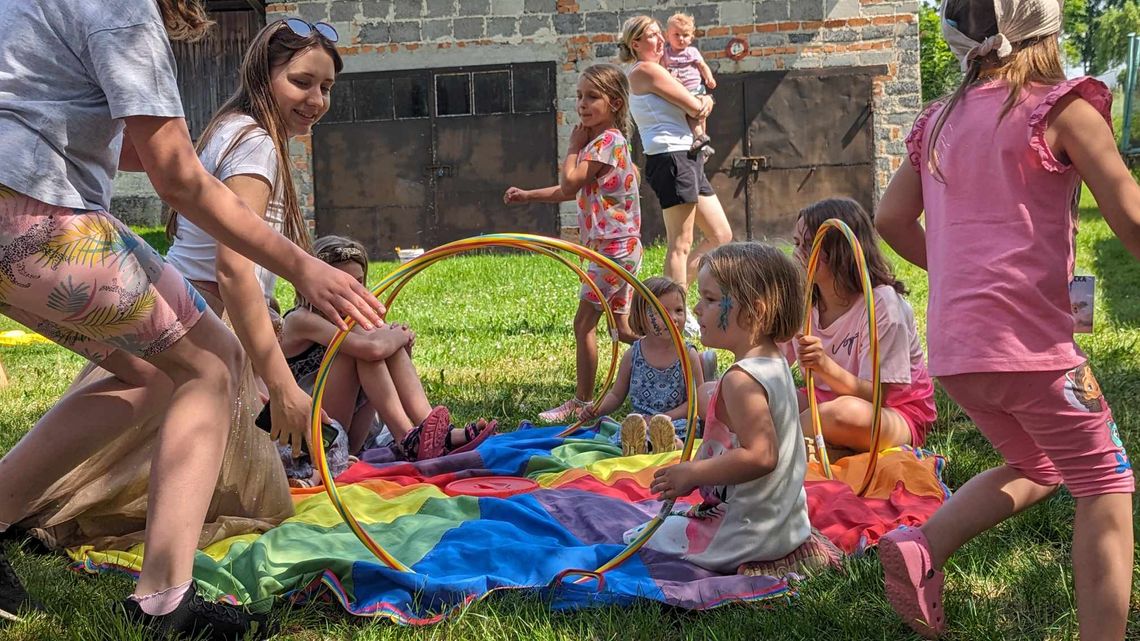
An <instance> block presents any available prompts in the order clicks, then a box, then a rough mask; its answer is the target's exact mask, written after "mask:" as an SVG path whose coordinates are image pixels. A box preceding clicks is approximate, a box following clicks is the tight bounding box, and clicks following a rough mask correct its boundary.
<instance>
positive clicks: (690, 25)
mask: <svg viewBox="0 0 1140 641" xmlns="http://www.w3.org/2000/svg"><path fill="white" fill-rule="evenodd" d="M665 24H666V26H673V25H676V26H678V27H680V28H682V29H696V28H697V23H696V22H694V21H693V16H690V15H689V14H687V13H681V12H680V11H678V12H677V13H674V14H673V15H671V16H669V20H668V22H666V23H665Z"/></svg>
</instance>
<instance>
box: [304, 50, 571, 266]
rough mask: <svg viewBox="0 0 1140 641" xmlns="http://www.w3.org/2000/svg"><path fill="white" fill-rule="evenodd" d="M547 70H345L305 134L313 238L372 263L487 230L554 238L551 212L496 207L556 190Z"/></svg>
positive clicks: (545, 207) (552, 208)
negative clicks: (344, 242) (514, 195)
mask: <svg viewBox="0 0 1140 641" xmlns="http://www.w3.org/2000/svg"><path fill="white" fill-rule="evenodd" d="M556 144H557V139H556V125H555V120H554V89H553V66H552V65H550V64H547V63H544V64H527V65H505V66H503V65H500V66H496V67H476V68H456V69H434V70H422V71H407V72H386V73H370V74H346V75H345V76H341V78H339V79H338V81H337V83H336V85H334V87H333V98H332V108H331V109H330V111H329V113H328V115H326V117H325V118H324V120H322V124H320V125H318V126H317V127H315V128H314V132H313V174H314V191H315V202H316V210H317V211H316V214H317V233H318V234H331V233H339V234H345V235H351V236H353V237H355V238H357V239H359V240H360V241H361V242H364V243H365V245H366V246H367V247H368V250H369V253H370V254H371V255H372V256H374V257H391V256H392V255H393V249H394V248H395V247H396V246H401V247H408V246H412V245H418V246H421V247H434V246H437V245H440V244H443V243H446V242H449V241H452V240H456V239H459V238H465V237H468V236H473V235H477V234H481V233H488V232H494V231H523V232H529V233H539V234H547V235H554V234H557V231H558V208H557V206H556V205H552V204H532V205H527V206H520V207H511V208H507V207H506V206H504V205H503V201H502V194H503V192H504V191H505V190H506V188H507V187H508V186H510V185H518V186H522V187H527V188H533V187H545V186H549V185H553V184H556V183H557V181H558V176H557V173H556V172H557V148H556Z"/></svg>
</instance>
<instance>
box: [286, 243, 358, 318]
mask: <svg viewBox="0 0 1140 641" xmlns="http://www.w3.org/2000/svg"><path fill="white" fill-rule="evenodd" d="M313 254H314V255H315V256H316V257H317V258H319V259H321V260H322V261H324V262H326V263H328V264H329V265H339V264H341V263H356V264H357V265H360V269H361V270H363V272H364V282H365V283H367V282H368V250H367V249H365V248H364V245H362V244H361V243H360V241H358V240H354V239H352V238H346V237H344V236H334V235H329V236H321V237H320V238H318V239H317V240H316V242H314V243H313ZM294 307H304V308H305V309H308V310H309V311H314V310H313V307H312V305H310V304H309V301H307V300H305V297H304V296H302V295H301V292H300V291H298V292H297V299H296V303H295V304H294Z"/></svg>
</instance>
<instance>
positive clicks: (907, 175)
mask: <svg viewBox="0 0 1140 641" xmlns="http://www.w3.org/2000/svg"><path fill="white" fill-rule="evenodd" d="M922 209H923V204H922V178H921V177H920V176H919V174H918V171H916V170H915V168H914V167H911V166H910V165H908V164H905V163H904V165H903V166H902V167H899V169H898V171H896V172H895V175H894V177H893V178H891V182H890V184H889V185H887V190H886V191H885V192H883V197H882V199H880V200H879V206H878V208H877V209H876V211H875V228H876V229H878V230H879V235H881V236H882V237H883V240H885V241H887V244H888V245H890V246H891V247H892V248H894V250H895V251H896V252H898V254H899V256H902V257H903V258H904V259H905V260H906V261H907V262H910V263H912V264H914V265H917V266H918V267H921V268H923V269H926V230H925V229H923V227H922V223H920V222H918V219H919V216H921V215H922Z"/></svg>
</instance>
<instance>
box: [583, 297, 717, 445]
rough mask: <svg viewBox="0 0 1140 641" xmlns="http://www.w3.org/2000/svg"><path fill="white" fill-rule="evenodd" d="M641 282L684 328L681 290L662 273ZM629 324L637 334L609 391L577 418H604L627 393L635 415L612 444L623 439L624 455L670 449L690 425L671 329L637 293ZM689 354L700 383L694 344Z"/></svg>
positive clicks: (628, 418) (679, 361)
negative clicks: (637, 337)
mask: <svg viewBox="0 0 1140 641" xmlns="http://www.w3.org/2000/svg"><path fill="white" fill-rule="evenodd" d="M645 286H646V287H647V288H648V289H649V291H650V292H652V293H653V295H654V296H656V297H657V300H659V301H661V305H662V306H664V307H665V310H666V311H667V312H668V313H669V316H670V318H672V320H673V324H674V325H676V326H677V327H684V326H685V288H684V287H682V286H681V285H680V284H679V283H677V282H676V281H674V280H672V279H669V278H665V277H664V276H654V277H653V278H649V279H646V281H645ZM629 326H630V329H632V330H633V332H634V333H635V334H637V335H639V336H641V338H639V339H638V340H637V341H636V342H635V343H634V344H633V346H632V347H630V348H629V349H628V350H626V352H625V356H623V357H622V359H621V363H620V365H619V366H618V373H617V378H616V379H615V381H614V387H613V389H611V390H610V392H609V394H606V396H605V398H603V399H602V400H601V402H599V403H591V404H589V405H587V406H586V407H584V408H582V409H581V410H580V411H579V412H578V418H580V419H582V420H590V419H593V418H595V417H598V416H605V415H606V414H609V413H610V412H613V411H614V410H616V409H617V408H618V407H620V406H621V404H622V403H624V402H625V399H626V398H627V397H628V398H629V402H630V405H631V406H632V408H633V413H631V414H629V415H628V416H626V417H625V420H624V421H622V425H621V431H620V432H618V433H617V434H615V435H614V439H615V442H620V443H621V451H622V454H623V455H624V456H632V455H635V454H645V453H646V452H647V451H648V450H651V451H653V452H654V453H659V452H668V451H672V450H674V449H677V448H678V447H679V444H680V443H681V442H682V441H683V439H684V438H685V434H686V430H687V429H688V421H687V420H686V419H685V414H686V411H687V401H688V394H686V392H685V380H684V377H682V376H681V359H679V358H678V357H677V350H676V347H675V346H674V345H673V339H672V338H671V337H670V335H669V328H668V327H667V326H666V324H665V322H664V321H663V320H662V319H661V317H660V316H658V315H657V312H656V311H654V310H653V308H652V307H651V306H650V305H649V301H647V300H645V298H643V297H641V296H636V297H635V298H634V299H633V310H632V313H631V314H630V317H629ZM687 354H688V359H689V363H690V364H691V365H692V370H693V375H694V376H695V377H696V378H697V385H700V384H701V383H702V382H703V376H702V373H701V367H700V355H699V354H698V353H697V348H696V347H694V346H692V345H689V346H688V348H687ZM647 420H648V425H647V424H646V421H647ZM647 446H648V450H647Z"/></svg>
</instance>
